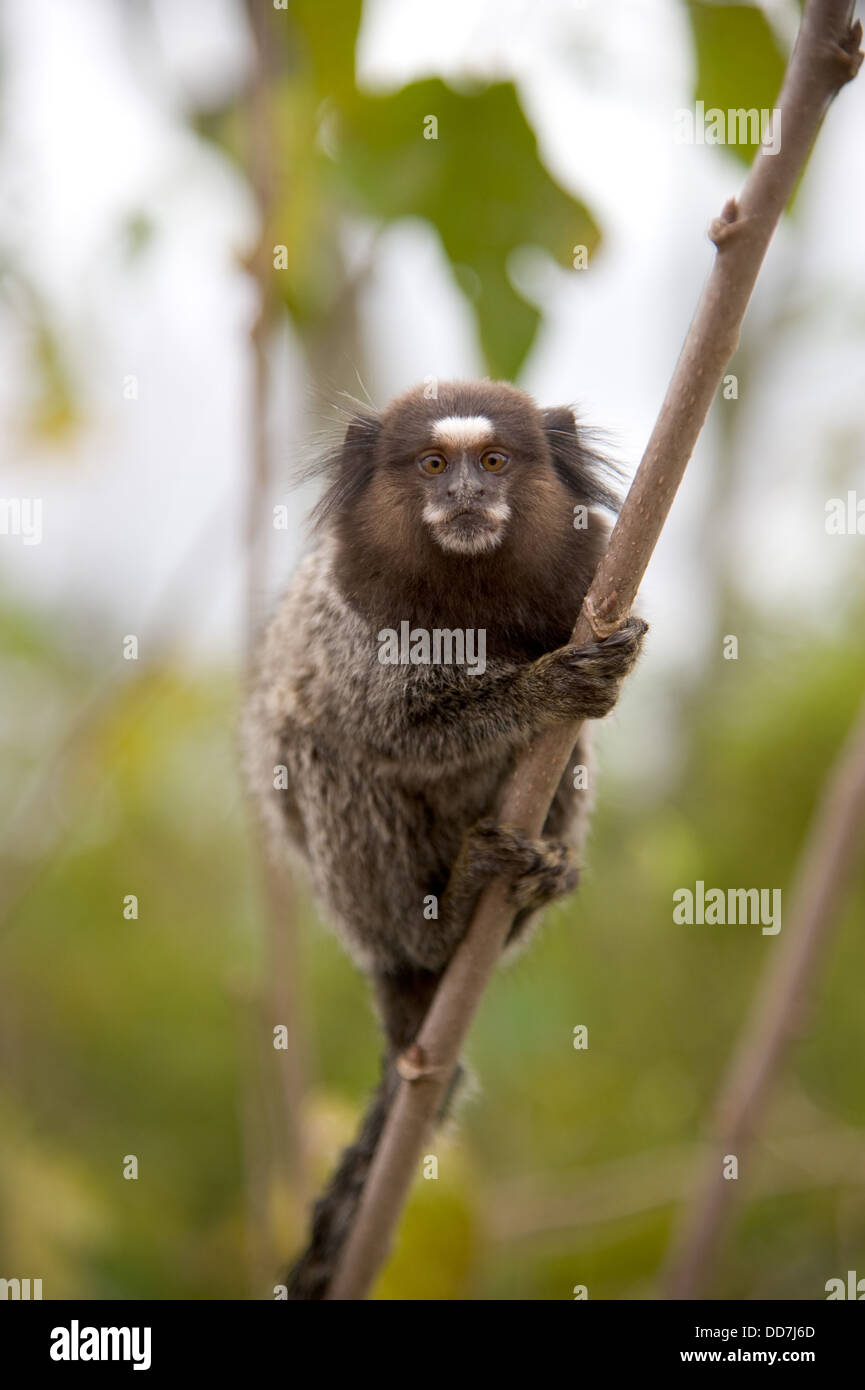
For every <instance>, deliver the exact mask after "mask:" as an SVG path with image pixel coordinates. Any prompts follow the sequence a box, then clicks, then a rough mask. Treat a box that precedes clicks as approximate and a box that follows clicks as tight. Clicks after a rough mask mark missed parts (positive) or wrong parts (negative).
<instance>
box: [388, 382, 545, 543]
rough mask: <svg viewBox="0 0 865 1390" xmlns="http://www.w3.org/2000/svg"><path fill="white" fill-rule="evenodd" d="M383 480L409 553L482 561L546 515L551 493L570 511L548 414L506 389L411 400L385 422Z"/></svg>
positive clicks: (490, 386) (458, 387)
mask: <svg viewBox="0 0 865 1390" xmlns="http://www.w3.org/2000/svg"><path fill="white" fill-rule="evenodd" d="M375 474H376V477H375V479H374V482H373V489H372V490H373V492H378V494H379V497H380V498H381V499H382V500H384V495H385V494H386V495H387V502H386V504H385V505H384V506H382V508H381V514H382V515H384V514H386V515H387V516H389V518H390V521H391V525H394V526H396V525H399V527H400V529H401V530H402V532H403V543H408V544H413V545H414V547H415V548H418V547H419V548H420V549H421V550H425V549H426V547H427V546H428V545H429V543H430V542H432V543H433V545H434V546H435V547H436V549H437V550H439V551H444V552H445V553H446V554H449V555H461V556H466V557H477V558H478V559H479V560H481V561H482V560H483V557H484V556H486V555H489V554H491V553H492V552H493V551H496V550H498V549H499V548H500V547H501V546H502V545H503V544H504V542H505V540H506V539H507V537H508V536H509V535H511V534H512V533H513V532H514V530H515V529H518V528H520V527H521V526H522V525H523V524H524V519H525V516H526V514H527V513H528V512H529V511H531V512H532V514H535V515H536V514H537V509H538V506H539V505H541V507H542V503H543V498H542V496H541V494H543V492H544V489H545V487H546V489H547V490H548V492H549V494H550V498H549V500H550V501H552V499H553V495H554V496H555V498H556V499H557V500H558V503H559V506H560V507H561V506H562V502H563V498H564V492H563V489H562V488H561V486H560V484H559V482H558V479H557V478H556V476H555V473H554V470H553V465H552V460H551V456H550V451H549V449H548V447H547V444H546V439H545V434H544V429H543V419H542V416H541V414H540V412H539V411H538V410H537V408H536V406H535V405H534V402H533V401H531V400H530V398H529V397H528V396H526V395H524V394H523V392H521V391H517V390H516V389H515V388H514V387H511V386H507V385H504V384H502V383H494V382H477V383H453V384H452V383H443V384H441V385H440V388H439V394H438V396H437V397H436V398H434V399H430V400H427V399H425V397H424V396H423V394H422V392H421V391H419V390H415V391H413V392H410V393H407V395H406V396H404V397H402V398H401V399H400V400H399V401H397V402H395V403H394V405H392V406H391V407H390V409H389V410H388V411H387V412H386V413H385V415H384V417H383V419H382V425H381V433H380V437H379V439H378V442H377V448H376V468H375ZM397 517H399V518H400V522H399V523H397ZM412 535H413V536H414V540H413V541H412V540H410V537H411V536H412Z"/></svg>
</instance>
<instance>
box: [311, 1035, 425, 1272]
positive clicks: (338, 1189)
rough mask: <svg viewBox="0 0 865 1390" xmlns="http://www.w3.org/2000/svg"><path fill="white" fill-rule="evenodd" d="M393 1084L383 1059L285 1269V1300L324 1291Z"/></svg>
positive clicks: (351, 1217) (352, 1214) (357, 1200)
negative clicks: (350, 1139) (296, 1254)
mask: <svg viewBox="0 0 865 1390" xmlns="http://www.w3.org/2000/svg"><path fill="white" fill-rule="evenodd" d="M398 1080H399V1078H398V1076H397V1074H396V1071H395V1069H394V1066H393V1063H392V1062H391V1061H390V1060H386V1061H385V1062H384V1064H383V1067H382V1077H381V1081H380V1082H379V1084H378V1087H377V1088H376V1090H375V1091H374V1092H373V1095H372V1098H371V1100H370V1102H369V1105H368V1106H367V1109H366V1113H365V1115H364V1117H363V1120H362V1121H361V1126H360V1129H359V1130H358V1134H357V1138H356V1139H355V1141H354V1143H353V1144H351V1145H349V1147H348V1148H347V1149H344V1150H343V1152H342V1155H341V1157H340V1160H339V1163H338V1164H337V1167H336V1171H335V1172H334V1174H333V1176H332V1177H331V1179H330V1181H329V1183H328V1185H327V1187H326V1188H325V1189H324V1192H323V1193H322V1194H321V1196H320V1197H319V1199H318V1201H317V1202H316V1204H315V1207H314V1208H313V1214H312V1230H311V1233H310V1238H309V1244H308V1245H307V1247H306V1249H305V1250H304V1252H303V1254H302V1255H301V1256H300V1258H299V1259H298V1260H297V1261H296V1263H295V1264H294V1265H293V1266H292V1268H291V1270H290V1271H289V1275H288V1297H289V1298H290V1299H321V1298H324V1297H325V1295H326V1293H327V1289H328V1285H329V1284H330V1281H331V1279H332V1278H333V1276H334V1273H335V1271H336V1265H337V1261H338V1260H339V1257H340V1254H341V1252H342V1247H343V1245H344V1244H345V1241H346V1238H347V1236H348V1233H349V1231H350V1230H351V1226H352V1222H353V1221H354V1217H355V1213H356V1211H357V1208H358V1205H359V1203H360V1198H361V1193H362V1192H363V1186H364V1183H365V1182H366V1179H367V1174H368V1173H369V1169H370V1165H371V1163H372V1160H373V1156H374V1154H375V1150H376V1146H377V1144H378V1141H379V1139H380V1138H381V1133H382V1130H383V1129H384V1125H385V1121H386V1119H387V1116H388V1111H389V1110H390V1107H391V1102H392V1101H393V1098H394V1095H395V1093H396V1088H397V1084H398Z"/></svg>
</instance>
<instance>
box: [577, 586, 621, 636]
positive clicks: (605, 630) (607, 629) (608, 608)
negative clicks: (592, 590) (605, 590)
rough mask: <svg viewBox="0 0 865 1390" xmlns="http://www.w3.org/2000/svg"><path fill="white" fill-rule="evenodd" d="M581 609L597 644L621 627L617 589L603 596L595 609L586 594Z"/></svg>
mask: <svg viewBox="0 0 865 1390" xmlns="http://www.w3.org/2000/svg"><path fill="white" fill-rule="evenodd" d="M583 608H584V610H585V614H586V617H587V618H588V620H589V627H590V628H591V629H592V632H593V633H594V635H595V637H596V638H597V639H598V641H599V642H602V641H603V640H604V638H605V637H609V635H610V633H611V632H615V631H616V630H617V628H618V627H620V625H621V622H622V617H621V614H620V613H619V591H618V589H613V590H612V592H611V593H609V594H605V596H604V598H603V600H602V602H601V603H599V604H598V605H597V607H596V606H595V603H594V600H593V599H592V596H591V594H587V595H586V597H585V599H584V600H583Z"/></svg>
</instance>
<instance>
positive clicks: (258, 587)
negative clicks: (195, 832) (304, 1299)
mask: <svg viewBox="0 0 865 1390" xmlns="http://www.w3.org/2000/svg"><path fill="white" fill-rule="evenodd" d="M246 9H247V18H248V20H249V26H250V30H251V33H252V38H253V64H252V72H251V74H250V80H249V85H248V87H247V92H246V99H245V103H244V107H245V115H246V130H247V162H248V166H249V182H250V186H251V188H252V191H253V194H254V196H255V201H256V206H257V210H258V217H259V235H258V241H257V243H256V245H255V248H254V250H253V252H252V254H251V256H250V257H249V260H248V263H247V264H248V269H249V272H250V274H251V275H252V277H253V279H254V280H255V285H256V289H257V291H258V306H257V312H256V316H255V319H254V321H253V323H252V326H251V328H250V334H249V339H250V346H251V348H252V393H251V395H252V399H251V405H250V428H251V435H252V447H251V451H250V470H249V476H248V488H247V512H246V632H245V638H246V657H247V667H248V668H249V667H251V663H252V658H253V652H254V649H255V644H256V640H257V637H258V634H259V629H260V627H261V623H262V618H263V616H264V611H265V605H266V602H267V597H268V578H269V573H270V540H271V538H272V535H273V528H272V526H271V525H270V524H269V520H270V515H269V513H270V498H271V494H272V491H273V477H272V474H273V469H272V460H271V450H270V436H269V429H268V401H269V397H270V390H269V387H270V382H269V370H268V367H269V363H268V354H269V348H270V346H271V340H272V336H273V326H274V322H275V320H276V311H277V300H276V294H275V291H274V269H273V241H274V236H273V225H272V219H273V209H274V203H275V199H276V192H277V184H278V179H279V172H280V171H279V169H278V167H277V164H276V158H275V154H274V147H275V140H276V128H275V120H276V116H275V113H274V110H273V103H272V101H271V94H270V86H271V81H272V79H273V77H274V71H273V68H274V53H275V47H274V34H273V31H272V29H271V21H272V14H273V12H272V9H270V8H269V7H268V6H267V5H265V4H263V3H262V0H247V4H246ZM251 831H252V836H253V839H254V842H255V844H254V851H255V854H254V864H255V866H256V867H257V869H258V870H259V874H260V879H261V886H262V889H263V892H262V905H263V909H264V915H265V924H266V927H265V930H266V948H267V971H268V981H267V984H266V986H265V987H264V989H263V991H262V999H261V1001H260V1008H259V1016H258V1022H259V1026H260V1027H261V1028H262V1030H263V1031H264V1033H265V1034H268V1035H272V1028H273V1026H274V1024H275V1023H281V1024H283V1025H284V1027H285V1033H286V1045H285V1047H284V1048H281V1049H279V1050H278V1051H277V1050H276V1049H274V1048H273V1047H272V1046H271V1047H270V1049H269V1056H268V1060H269V1061H270V1063H271V1066H270V1068H269V1069H268V1077H269V1079H271V1078H274V1077H276V1076H277V1073H276V1072H275V1071H274V1067H276V1068H277V1069H278V1078H277V1079H278V1088H277V1091H276V1098H277V1108H278V1115H279V1130H280V1140H279V1152H278V1154H277V1162H278V1166H279V1167H280V1168H283V1167H284V1168H286V1169H287V1171H288V1172H289V1173H290V1174H291V1177H292V1179H293V1182H294V1185H295V1188H296V1190H297V1191H298V1193H299V1196H300V1198H301V1200H302V1199H303V1197H304V1196H305V1194H306V1186H307V1183H306V1171H307V1153H306V1145H305V1143H304V1137H303V1129H302V1102H303V1097H304V1094H305V1091H306V1074H305V1072H306V1068H305V1049H304V1046H303V1041H302V1026H301V1017H300V999H299V993H300V992H299V990H298V988H297V977H298V972H299V948H298V939H297V937H298V933H297V912H296V907H295V902H294V898H293V893H292V885H291V882H290V879H289V877H288V874H287V873H286V872H283V871H281V870H280V869H279V868H278V866H277V865H276V864H275V863H274V860H273V856H272V855H270V854H268V853H267V851H266V847H265V845H264V843H263V832H262V829H261V827H260V825H259V824H258V823H257V821H256V819H255V818H254V817H253V818H252V824H251Z"/></svg>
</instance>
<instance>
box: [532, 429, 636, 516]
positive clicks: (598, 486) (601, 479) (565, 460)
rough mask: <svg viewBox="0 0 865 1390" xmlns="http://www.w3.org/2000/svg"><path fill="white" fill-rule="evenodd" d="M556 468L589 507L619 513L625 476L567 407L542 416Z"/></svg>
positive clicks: (570, 490)
mask: <svg viewBox="0 0 865 1390" xmlns="http://www.w3.org/2000/svg"><path fill="white" fill-rule="evenodd" d="M542 415H543V422H544V433H545V435H546V437H547V444H548V445H549V449H550V456H551V458H552V461H553V467H554V468H555V470H556V472H557V473H558V475H559V477H560V479H561V480H562V482H563V483H564V485H565V487H566V488H567V489H568V491H569V492H571V493H572V494H573V495H574V497H576V498H577V499H578V500H579V501H580V502H583V503H585V504H586V505H587V506H590V507H591V506H596V507H606V508H607V509H608V511H611V512H618V510H619V508H620V507H621V505H622V498H621V484H622V481H623V478H624V473H623V471H622V469H621V468H619V466H618V464H616V463H614V462H613V461H612V459H609V458H607V457H606V456H605V455H604V454H603V453H601V451H600V448H599V447H598V444H599V441H598V440H597V438H596V437H594V436H592V435H590V434H589V433H588V432H587V431H585V430H583V429H582V428H580V427H579V426H578V425H577V421H576V416H575V415H574V411H573V410H572V409H571V407H570V406H568V405H558V406H553V407H552V408H551V409H549V410H544V411H543V412H542Z"/></svg>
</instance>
